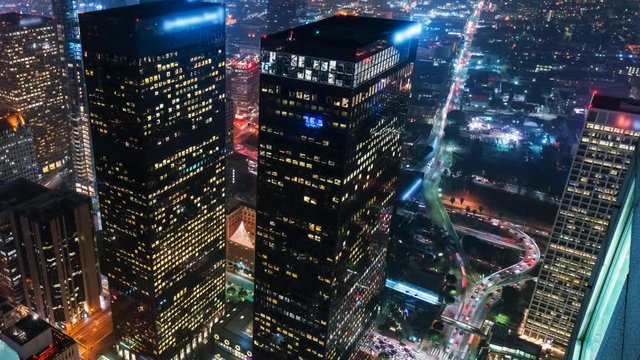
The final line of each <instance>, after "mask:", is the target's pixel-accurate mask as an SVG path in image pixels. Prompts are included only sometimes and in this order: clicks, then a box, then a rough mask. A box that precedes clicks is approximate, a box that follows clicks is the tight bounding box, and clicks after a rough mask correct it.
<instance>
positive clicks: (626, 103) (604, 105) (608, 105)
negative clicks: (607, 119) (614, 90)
mask: <svg viewBox="0 0 640 360" xmlns="http://www.w3.org/2000/svg"><path fill="white" fill-rule="evenodd" d="M590 107H592V108H596V109H603V110H610V111H621V112H625V113H629V114H638V115H640V101H638V100H635V99H629V98H619V97H613V96H606V95H600V94H594V95H593V98H591V104H590Z"/></svg>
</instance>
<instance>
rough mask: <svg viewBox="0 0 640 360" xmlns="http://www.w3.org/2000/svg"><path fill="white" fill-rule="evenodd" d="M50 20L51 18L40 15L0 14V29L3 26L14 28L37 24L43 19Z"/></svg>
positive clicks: (3, 27)
mask: <svg viewBox="0 0 640 360" xmlns="http://www.w3.org/2000/svg"><path fill="white" fill-rule="evenodd" d="M50 20H51V19H49V18H46V17H42V16H35V15H27V14H19V13H5V14H0V30H2V29H5V28H10V29H15V28H16V27H23V26H33V25H39V24H41V23H42V22H44V21H50Z"/></svg>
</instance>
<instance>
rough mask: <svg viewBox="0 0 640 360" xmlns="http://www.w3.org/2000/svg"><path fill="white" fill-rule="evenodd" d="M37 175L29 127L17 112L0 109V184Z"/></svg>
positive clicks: (36, 164)
mask: <svg viewBox="0 0 640 360" xmlns="http://www.w3.org/2000/svg"><path fill="white" fill-rule="evenodd" d="M39 175H40V174H39V171H38V163H37V162H36V157H35V154H34V152H33V134H32V133H31V127H29V125H27V124H26V122H25V120H24V116H22V114H20V113H19V112H17V111H14V110H9V109H2V108H0V182H7V181H11V180H15V179H18V178H25V179H28V180H31V181H36V180H38V178H39V177H40V176H39Z"/></svg>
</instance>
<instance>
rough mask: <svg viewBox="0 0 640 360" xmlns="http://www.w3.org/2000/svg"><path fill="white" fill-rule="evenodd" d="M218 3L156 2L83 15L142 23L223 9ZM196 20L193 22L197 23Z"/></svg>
mask: <svg viewBox="0 0 640 360" xmlns="http://www.w3.org/2000/svg"><path fill="white" fill-rule="evenodd" d="M221 6H222V5H221V4H218V3H207V2H201V1H198V2H195V1H194V2H192V1H187V0H175V1H155V2H147V3H142V4H137V5H131V6H121V7H115V8H111V9H107V10H100V11H91V12H86V13H83V14H82V16H99V17H101V18H118V19H130V20H132V21H133V22H140V21H142V20H146V19H152V18H158V17H164V16H167V15H172V14H179V13H182V12H192V11H193V12H196V13H197V12H199V11H203V10H208V9H211V8H214V7H221ZM195 20H196V19H194V20H193V21H195Z"/></svg>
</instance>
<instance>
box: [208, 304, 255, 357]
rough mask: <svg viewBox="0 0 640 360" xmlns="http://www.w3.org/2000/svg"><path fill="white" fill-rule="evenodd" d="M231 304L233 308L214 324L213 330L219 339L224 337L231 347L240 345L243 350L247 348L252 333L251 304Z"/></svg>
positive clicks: (249, 347) (249, 346) (248, 347)
mask: <svg viewBox="0 0 640 360" xmlns="http://www.w3.org/2000/svg"><path fill="white" fill-rule="evenodd" d="M233 306H234V307H235V308H233V309H232V310H231V311H230V312H229V313H227V314H226V315H225V317H224V318H223V319H222V320H221V321H220V322H219V323H218V324H216V325H215V327H214V329H213V332H214V334H218V335H219V336H220V341H224V340H225V339H226V340H229V341H230V342H231V343H232V344H231V346H232V347H233V346H235V345H240V346H241V348H242V349H243V350H249V349H251V336H252V333H253V304H252V303H250V302H241V303H238V304H235V305H233Z"/></svg>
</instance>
